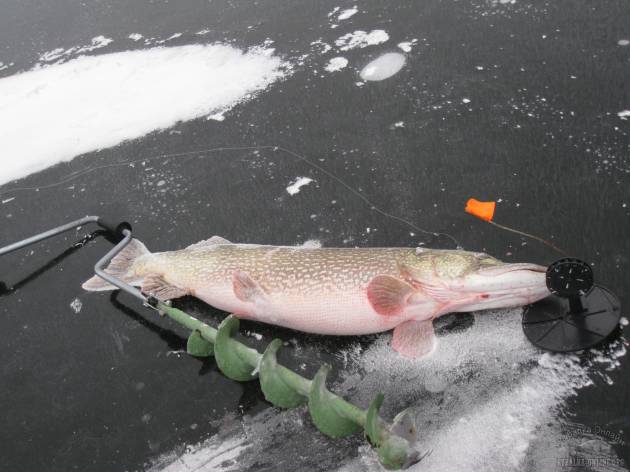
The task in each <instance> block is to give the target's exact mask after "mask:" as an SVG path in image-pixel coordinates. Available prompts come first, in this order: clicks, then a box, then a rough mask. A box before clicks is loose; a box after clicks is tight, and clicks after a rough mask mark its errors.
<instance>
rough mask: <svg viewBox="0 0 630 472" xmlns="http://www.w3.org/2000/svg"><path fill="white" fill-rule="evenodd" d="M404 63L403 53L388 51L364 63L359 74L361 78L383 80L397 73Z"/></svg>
mask: <svg viewBox="0 0 630 472" xmlns="http://www.w3.org/2000/svg"><path fill="white" fill-rule="evenodd" d="M404 65H405V56H404V55H402V54H400V53H398V52H388V53H386V54H383V55H382V56H379V57H377V58H376V59H374V60H373V61H372V62H370V63H369V64H368V65H366V66H365V67H364V68H363V69H362V70H361V72H360V74H359V75H360V76H361V78H362V79H363V80H371V81H379V80H385V79H388V78H390V77H391V76H393V75H395V74H397V73H398V72H399V71H400V69H402V68H403V66H404Z"/></svg>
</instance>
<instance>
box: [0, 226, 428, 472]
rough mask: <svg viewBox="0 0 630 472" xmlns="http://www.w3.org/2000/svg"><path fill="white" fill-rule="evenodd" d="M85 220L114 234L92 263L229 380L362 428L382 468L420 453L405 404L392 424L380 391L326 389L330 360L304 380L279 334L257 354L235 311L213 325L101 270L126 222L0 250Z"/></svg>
mask: <svg viewBox="0 0 630 472" xmlns="http://www.w3.org/2000/svg"><path fill="white" fill-rule="evenodd" d="M88 223H96V224H98V225H99V226H100V227H101V228H103V229H105V230H106V231H108V233H109V234H110V236H113V237H114V238H116V239H118V240H119V242H118V243H117V244H116V245H115V246H114V248H112V249H111V250H110V251H109V252H108V253H107V254H106V255H105V256H103V257H102V258H101V259H100V260H99V261H98V262H97V263H96V265H95V266H94V272H95V273H96V274H97V275H98V276H99V277H101V278H103V279H105V280H106V281H107V282H109V283H110V284H112V285H114V286H116V287H118V288H119V289H121V290H122V291H124V292H126V293H128V294H130V295H132V296H133V297H135V298H137V299H139V300H140V301H141V302H142V303H143V305H145V306H147V307H150V308H152V309H154V310H156V311H157V312H158V313H159V314H160V315H162V316H168V317H169V318H170V319H171V320H173V321H174V322H176V323H178V324H180V325H182V326H184V327H186V328H188V329H189V330H190V331H191V334H190V335H189V336H188V341H187V345H186V351H187V353H188V354H190V355H192V356H195V357H210V356H214V357H215V359H216V362H217V366H218V367H219V369H220V370H221V372H222V373H223V374H224V375H225V376H226V377H228V378H230V379H232V380H236V381H239V382H246V381H250V380H254V379H256V378H258V380H259V381H260V387H261V390H262V392H263V394H264V396H265V399H266V400H267V401H268V402H269V403H271V404H272V405H274V406H277V407H280V408H296V407H299V406H301V405H304V404H306V405H307V407H308V410H309V413H310V415H311V418H312V420H313V423H314V424H315V426H316V427H317V428H318V429H319V430H320V431H321V432H322V433H324V434H325V435H327V436H330V437H332V438H340V437H343V436H348V435H351V434H353V433H356V432H358V431H360V430H361V429H363V430H364V434H365V436H366V438H367V440H368V441H369V443H370V444H371V445H372V446H373V447H374V448H375V449H376V450H377V452H378V458H379V461H380V463H381V464H382V465H383V466H384V467H385V468H386V469H391V470H397V469H404V468H407V467H409V466H410V465H412V464H414V463H416V462H418V461H420V460H421V459H422V458H423V457H424V455H423V454H421V453H420V452H419V451H418V450H417V449H416V431H415V425H414V422H413V419H412V416H411V414H410V412H409V411H408V410H403V411H402V412H400V413H399V414H398V415H397V416H396V417H395V418H394V420H393V422H392V424H389V423H387V422H386V421H384V420H383V419H381V417H380V416H379V410H380V407H381V405H382V403H383V398H384V397H383V394H381V393H379V394H377V395H376V397H375V398H374V400H372V402H371V403H370V405H369V407H368V409H367V410H363V409H361V408H359V407H358V406H356V405H354V404H352V403H350V402H348V401H346V400H344V399H343V398H341V397H340V396H338V395H335V394H334V393H332V392H331V391H329V390H328V389H327V387H326V377H327V375H328V373H329V372H330V370H331V366H330V365H328V364H325V365H323V366H322V367H320V369H319V370H318V371H317V373H316V374H315V377H314V378H313V379H312V380H309V379H307V378H305V377H302V376H301V375H299V374H297V373H295V372H293V371H291V370H289V369H288V368H286V367H284V366H283V365H281V364H279V363H278V361H277V358H276V354H277V352H278V350H279V349H280V347H281V346H282V341H281V340H280V339H274V340H273V341H272V342H271V343H269V345H268V346H267V348H266V349H265V350H264V352H263V353H262V354H261V353H260V352H258V351H257V350H255V349H252V348H250V347H248V346H246V345H245V344H243V343H241V342H239V341H237V340H236V339H234V337H233V336H234V334H235V333H236V332H237V331H238V329H239V319H238V318H237V317H235V316H234V315H229V316H228V317H227V318H225V319H224V320H223V321H222V322H221V324H220V325H219V326H218V328H216V329H215V328H213V327H211V326H209V325H208V324H206V323H204V322H202V321H200V320H199V319H197V318H195V317H193V316H191V315H189V314H188V313H185V312H184V311H182V310H179V309H177V308H175V307H173V306H171V303H170V302H169V301H162V300H160V299H158V298H157V297H155V296H153V295H151V294H144V293H143V292H141V291H140V290H139V289H137V288H136V287H133V286H131V285H129V284H127V283H125V282H124V281H122V280H120V279H118V278H116V277H113V276H112V275H110V274H108V273H106V272H105V270H104V268H105V266H106V265H107V264H108V263H109V262H110V261H111V260H112V259H113V258H114V257H115V256H116V255H117V254H118V253H120V252H121V251H122V250H123V249H124V248H125V247H126V246H127V245H128V244H129V243H130V242H131V240H132V234H131V231H132V230H131V225H130V224H129V223H127V222H122V223H119V224H116V225H112V224H110V223H109V222H107V221H105V220H103V219H102V218H100V217H97V216H86V217H84V218H81V219H79V220H76V221H73V222H70V223H67V224H65V225H62V226H59V227H57V228H53V229H51V230H49V231H46V232H43V233H40V234H37V235H35V236H32V237H30V238H26V239H24V240H22V241H18V242H16V243H14V244H11V245H8V246H5V247H3V248H0V256H2V255H4V254H7V253H9V252H13V251H16V250H18V249H20V248H23V247H26V246H29V245H32V244H35V243H37V242H39V241H42V240H44V239H47V238H50V237H53V236H55V235H58V234H60V233H63V232H66V231H69V230H71V229H73V228H77V227H79V226H83V225H85V224H88Z"/></svg>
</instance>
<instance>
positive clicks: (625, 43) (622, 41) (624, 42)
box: [617, 39, 630, 46]
mask: <svg viewBox="0 0 630 472" xmlns="http://www.w3.org/2000/svg"><path fill="white" fill-rule="evenodd" d="M617 44H618V45H619V46H628V45H630V39H620V40H619V41H617Z"/></svg>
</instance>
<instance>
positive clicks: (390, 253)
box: [83, 236, 549, 357]
mask: <svg viewBox="0 0 630 472" xmlns="http://www.w3.org/2000/svg"><path fill="white" fill-rule="evenodd" d="M105 271H106V272H107V273H109V274H111V275H114V276H116V277H118V278H120V279H122V280H124V281H125V282H127V283H130V284H132V285H135V286H139V287H141V290H142V292H143V293H145V294H152V295H154V296H156V297H157V298H159V299H161V300H169V299H173V298H178V297H181V296H184V295H192V296H194V297H197V298H199V299H201V300H203V301H204V302H206V303H208V304H210V305H212V306H214V307H215V308H218V309H220V310H224V311H227V312H230V313H234V314H235V315H236V316H238V317H239V318H245V319H250V320H256V321H260V322H264V323H270V324H274V325H280V326H285V327H288V328H292V329H295V330H299V331H306V332H310V333H319V334H329V335H360V334H369V333H378V332H383V331H388V330H390V329H393V330H394V333H393V338H392V347H393V348H394V349H395V350H396V351H398V352H399V353H400V354H402V355H403V356H406V357H420V356H423V355H425V354H428V353H430V352H431V351H432V350H433V347H434V345H435V336H434V332H433V325H432V320H433V319H434V318H436V317H438V316H441V315H443V314H445V313H450V312H462V311H475V310H482V309H488V308H504V307H514V306H520V305H526V304H528V303H533V302H535V301H537V300H539V299H541V298H544V297H546V296H547V295H548V294H549V292H548V290H547V287H546V285H545V268H544V267H542V266H539V265H535V264H527V263H504V262H501V261H500V260H498V259H495V258H494V257H491V256H489V255H487V254H484V253H478V252H468V251H459V250H434V249H424V248H319V247H317V248H315V247H304V246H297V247H292V246H265V245H256V244H234V243H231V242H229V241H227V240H225V239H223V238H221V237H219V236H213V237H212V238H210V239H208V240H206V241H201V242H199V243H196V244H193V245H191V246H188V247H187V248H185V249H182V250H178V251H168V252H157V253H151V252H149V250H148V249H147V248H146V246H145V245H144V244H143V243H141V242H140V241H138V240H136V239H133V240H132V241H131V242H130V244H129V245H128V246H127V247H126V248H125V249H124V250H123V251H122V252H120V253H119V254H118V255H117V256H116V257H114V259H113V260H112V261H111V263H110V264H109V266H108V267H107V269H106V270H105ZM83 288H84V289H85V290H90V291H100V290H114V289H116V287H114V286H113V285H110V284H108V283H107V282H106V281H105V280H103V279H101V278H100V277H98V276H94V277H92V278H91V279H90V280H88V281H87V282H85V283H84V284H83Z"/></svg>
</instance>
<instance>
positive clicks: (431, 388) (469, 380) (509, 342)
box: [152, 309, 626, 472]
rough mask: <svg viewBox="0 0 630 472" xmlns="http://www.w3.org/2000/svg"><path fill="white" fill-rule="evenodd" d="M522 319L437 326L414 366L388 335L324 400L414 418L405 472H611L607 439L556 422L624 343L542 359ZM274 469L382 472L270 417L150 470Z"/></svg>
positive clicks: (340, 443)
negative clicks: (378, 402)
mask: <svg viewBox="0 0 630 472" xmlns="http://www.w3.org/2000/svg"><path fill="white" fill-rule="evenodd" d="M520 314H521V311H520V309H514V310H497V311H490V312H482V313H476V314H474V319H473V321H471V323H472V326H470V323H468V325H465V323H462V315H459V316H458V317H454V316H450V317H449V316H447V317H444V318H441V319H439V320H438V321H436V327H437V328H438V339H439V342H438V346H437V349H436V350H435V351H434V353H433V354H432V355H431V356H429V357H427V358H423V359H418V360H409V359H406V358H402V357H400V356H399V355H398V354H397V353H396V352H394V351H393V350H392V349H391V346H390V345H389V344H390V340H391V335H389V334H382V335H380V336H379V337H378V339H377V340H376V342H374V343H373V344H372V345H370V346H369V347H368V348H367V349H365V350H362V349H361V345H360V344H359V343H358V342H357V343H356V345H354V346H352V347H350V348H346V349H344V350H343V352H340V353H339V356H340V358H343V359H344V362H343V366H344V367H343V370H342V372H341V379H340V380H339V381H338V382H337V383H336V384H333V385H330V389H331V390H333V391H335V392H337V393H340V394H342V395H343V396H345V397H346V398H348V399H350V400H352V401H353V402H354V403H356V404H358V405H361V406H364V407H365V406H367V405H368V404H369V402H370V401H371V400H372V399H373V398H374V396H375V395H376V393H378V392H383V393H385V403H384V404H383V410H382V416H383V417H384V418H386V419H391V418H392V417H393V415H394V414H396V413H397V412H399V411H401V410H402V409H404V408H407V407H413V408H414V411H415V413H416V423H417V426H418V430H419V431H420V435H419V436H420V441H421V442H420V448H422V450H423V451H426V450H431V451H432V452H431V454H430V455H428V456H427V457H426V458H425V459H423V460H422V462H420V463H419V464H417V465H416V466H414V467H412V468H411V470H417V471H422V472H425V471H428V472H432V471H439V472H443V471H446V472H450V471H452V472H456V471H465V472H469V471H471V470H475V471H482V472H483V471H504V470H527V471H530V470H531V471H538V470H555V469H554V468H555V466H556V464H557V463H558V462H557V461H558V460H562V459H563V458H568V457H569V456H570V454H573V455H575V454H576V453H579V454H584V455H586V456H588V455H589V454H590V455H593V454H594V452H593V448H594V447H596V446H597V451H598V452H597V454H599V455H600V456H601V457H606V458H608V459H609V460H610V461H612V462H614V461H618V460H619V459H618V458H617V457H616V456H615V453H614V451H613V450H612V448H611V447H610V446H609V445H608V443H607V441H606V440H605V439H606V438H601V437H597V438H595V439H597V441H596V442H592V441H584V439H585V438H584V436H583V435H574V436H571V435H569V436H568V437H567V432H566V428H567V427H569V426H571V427H572V425H565V424H564V422H563V420H562V419H559V418H561V415H559V413H560V411H561V410H562V408H563V405H564V403H565V402H566V400H567V399H568V398H569V397H571V396H572V395H574V394H576V392H577V391H578V390H579V389H581V388H584V387H586V386H588V385H592V384H593V381H594V380H597V379H604V375H605V372H602V370H603V369H602V367H606V368H608V367H610V366H611V365H613V366H615V365H618V364H617V363H616V361H617V359H618V358H619V357H621V356H623V355H624V354H625V352H626V346H625V344H624V343H625V341H621V340H619V341H616V342H615V343H613V345H612V346H611V347H610V348H607V349H606V350H593V353H589V354H592V355H588V356H586V357H585V356H582V357H581V358H580V357H578V356H577V355H555V354H548V353H543V352H542V351H539V350H538V349H537V348H535V347H534V346H532V345H531V344H530V343H529V342H528V341H527V340H526V339H525V336H524V334H523V332H522V329H521V320H520ZM463 316H467V315H463ZM464 319H465V318H464ZM296 352H297V351H296ZM611 360H612V362H611ZM600 388H605V387H600ZM305 438H307V439H305ZM587 439H592V438H587ZM591 443H592V444H591ZM602 445H603V446H602ZM602 451H604V452H602ZM602 454H603V456H602ZM280 461H281V462H282V463H283V464H285V465H287V467H288V466H296V467H297V466H298V465H299V466H300V468H301V470H306V471H315V470H341V471H344V472H359V471H361V472H363V471H366V470H367V471H375V472H376V471H379V472H380V471H382V467H381V466H380V465H379V464H378V460H377V457H376V453H375V452H374V451H373V450H372V449H371V448H370V447H369V446H368V445H367V444H366V443H365V441H364V440H362V439H361V437H360V435H355V436H352V437H349V438H345V439H340V440H332V439H329V438H327V437H325V436H324V435H322V434H321V433H319V432H318V431H317V430H316V429H315V428H314V426H313V425H312V423H311V421H310V419H309V418H308V414H307V413H306V411H305V410H304V409H297V410H289V411H282V410H279V409H276V408H269V409H267V410H265V411H263V412H261V413H259V414H257V415H255V416H246V417H245V418H243V420H242V421H240V420H239V419H237V418H232V419H229V418H228V419H226V422H225V425H222V427H221V428H220V432H219V433H218V434H217V435H215V436H213V437H212V438H210V439H209V440H208V441H206V442H205V443H201V444H198V445H195V446H188V447H187V449H186V450H185V451H183V452H182V451H179V452H173V453H172V454H170V455H166V456H164V457H162V458H160V459H158V461H157V462H156V463H155V466H154V468H153V469H152V470H168V471H174V470H191V469H192V470H197V471H200V472H201V471H210V470H218V471H230V470H234V469H233V467H236V466H237V465H238V466H240V467H241V469H248V468H249V467H254V466H255V465H256V464H258V465H260V464H275V463H280ZM177 467H179V468H177ZM611 470H622V469H621V468H613V469H611Z"/></svg>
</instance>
